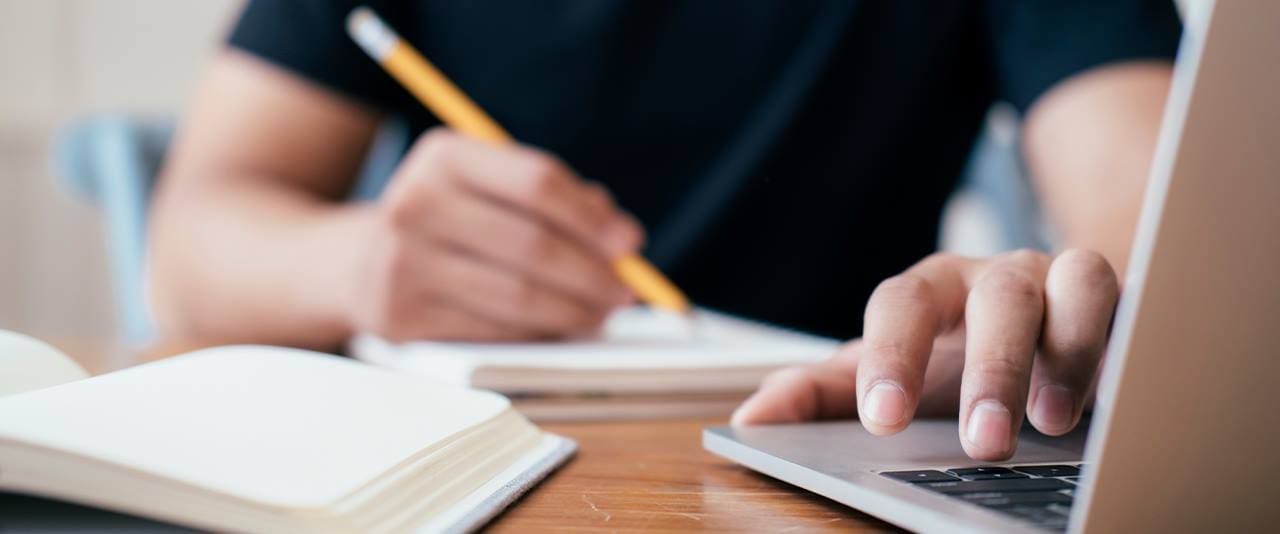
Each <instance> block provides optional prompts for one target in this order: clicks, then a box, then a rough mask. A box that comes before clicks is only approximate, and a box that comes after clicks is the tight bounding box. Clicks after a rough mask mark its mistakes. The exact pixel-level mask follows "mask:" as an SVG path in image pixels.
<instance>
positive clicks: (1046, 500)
mask: <svg viewBox="0 0 1280 534" xmlns="http://www.w3.org/2000/svg"><path fill="white" fill-rule="evenodd" d="M955 497H958V498H960V499H962V500H964V501H966V502H970V503H973V504H976V505H979V506H986V507H988V508H1004V507H1008V506H1024V505H1046V504H1062V505H1066V506H1071V500H1072V499H1071V497H1070V496H1068V495H1066V494H1063V493H1059V492H1056V491H1011V492H999V491H989V492H985V493H962V494H959V495H955Z"/></svg>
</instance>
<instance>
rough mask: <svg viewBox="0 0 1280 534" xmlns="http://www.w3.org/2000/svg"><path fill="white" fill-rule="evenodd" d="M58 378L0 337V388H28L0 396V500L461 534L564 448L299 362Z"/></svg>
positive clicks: (380, 380) (482, 404) (404, 390)
mask: <svg viewBox="0 0 1280 534" xmlns="http://www.w3.org/2000/svg"><path fill="white" fill-rule="evenodd" d="M41 352H44V353H43V354H41ZM54 360H59V363H56V364H50V363H49V362H52V361H54ZM40 362H44V363H43V364H42V363H40ZM67 363H68V362H67V361H66V359H65V357H62V356H61V355H59V354H56V353H51V351H50V350H48V349H45V348H42V347H40V346H38V345H36V344H34V343H31V342H24V341H22V339H19V338H16V337H15V336H11V335H3V333H0V374H6V373H13V374H15V375H16V374H20V373H18V371H19V370H24V369H26V370H28V371H24V372H23V373H21V374H26V375H28V377H29V378H31V380H32V381H33V382H32V386H31V387H23V386H22V384H20V383H17V381H13V380H10V381H7V382H0V387H3V388H4V389H3V390H0V394H3V393H5V392H8V393H11V394H9V395H7V396H3V397H0V490H3V491H7V492H16V493H24V494H31V495H37V496H43V497H49V498H54V499H59V500H65V501H71V502H75V503H80V504H85V505H90V506H94V507H98V508H105V509H109V510H117V511H121V512H125V513H128V514H133V515H138V516H144V517H150V518H155V519H159V520H162V521H168V522H172V523H177V524H182V525H188V526H192V527H196V528H205V529H213V530H219V531H244V532H408V531H421V532H437V531H460V530H471V529H474V528H477V527H479V526H481V525H483V524H484V522H485V521H487V520H488V519H489V518H491V517H493V516H494V515H496V514H497V513H498V512H500V511H501V510H502V509H503V508H504V507H505V506H506V505H507V504H509V503H510V502H512V501H513V500H514V499H515V498H516V497H518V496H519V495H520V494H521V493H523V492H524V491H525V490H526V489H528V488H529V487H531V486H532V485H533V484H535V483H536V482H537V481H538V480H540V479H541V478H542V477H543V476H545V475H546V474H547V473H548V472H549V471H551V470H552V469H554V468H555V467H556V466H558V465H559V464H561V463H562V462H563V461H564V460H566V459H567V458H568V457H569V456H570V455H571V454H572V452H573V451H574V449H575V444H574V443H573V442H572V441H570V440H566V439H564V438H561V437H559V436H555V435H551V434H548V433H545V432H542V431H541V430H539V429H538V428H537V427H535V426H534V425H533V424H531V423H529V421H528V420H526V419H525V418H524V417H523V416H521V415H520V414H519V413H517V412H515V411H514V410H512V409H511V406H510V403H509V402H508V401H507V399H506V398H504V397H502V396H499V395H497V394H494V393H491V392H484V391H477V390H471V389H465V388H458V387H454V386H447V385H443V384H438V383H432V382H430V381H427V380H422V379H421V378H417V377H410V376H406V375H404V374H401V373H391V372H387V371H385V370H382V369H377V368H374V367H370V366H367V365H363V364H360V363H358V362H355V361H351V360H349V359H345V358H340V357H336V356H329V355H322V354H318V353H311V352H307V351H300V350H290V349H281V348H273V347H256V346H242V347H223V348H216V349H207V350H202V351H198V352H194V353H191V354H187V355H183V356H178V357H174V358H171V359H167V360H163V361H159V362H155V363H149V364H145V365H141V366H138V367H133V368H129V369H125V370H122V371H117V372H114V373H109V374H106V375H101V376H97V377H93V378H84V373H83V371H81V370H79V369H78V368H76V367H75V366H74V365H68V364H67ZM31 369H35V371H30V370H31ZM57 369H62V371H58V370H57ZM60 372H61V373H62V374H63V376H64V378H65V379H66V381H65V382H64V383H61V384H57V385H53V384H52V383H53V382H57V380H56V375H57V374H58V373H60ZM24 389H28V390H29V391H23V390H24ZM22 519H23V518H21V517H10V518H7V519H0V526H2V525H3V524H4V523H5V522H6V521H21V520H22ZM23 525H26V526H31V527H39V526H40V525H38V524H32V525H28V524H27V523H23ZM0 530H2V529H0Z"/></svg>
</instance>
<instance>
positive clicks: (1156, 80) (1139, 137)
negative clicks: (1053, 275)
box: [1024, 62, 1172, 273]
mask: <svg viewBox="0 0 1280 534" xmlns="http://www.w3.org/2000/svg"><path fill="white" fill-rule="evenodd" d="M1171 73H1172V70H1171V67H1170V66H1169V65H1168V64H1167V63H1156V62H1152V63H1130V64H1122V65H1116V66H1110V67H1104V68H1101V69H1097V70H1095V71H1090V72H1087V73H1084V74H1082V75H1080V76H1077V77H1075V78H1073V79H1070V80H1067V81H1066V82H1064V83H1063V84H1061V85H1060V86H1059V87H1056V88H1054V89H1053V90H1051V91H1050V92H1049V93H1048V94H1046V95H1045V96H1044V97H1042V98H1041V99H1040V101H1038V102H1037V103H1036V104H1035V105H1034V106H1033V107H1032V109H1031V110H1030V112H1029V113H1028V115H1027V120H1026V128H1025V131H1026V136H1025V140H1024V142H1025V145H1024V149H1025V151H1026V160H1027V164H1028V167H1029V170H1030V171H1031V174H1032V176H1033V179H1034V183H1035V186H1036V189H1037V190H1038V192H1039V197H1040V199H1041V200H1042V202H1043V204H1044V206H1045V208H1046V210H1047V212H1048V215H1049V216H1050V218H1051V219H1052V221H1053V222H1054V224H1055V225H1056V227H1057V229H1058V230H1059V232H1060V233H1061V237H1062V239H1063V245H1064V246H1066V247H1073V248H1085V249H1090V250H1094V251H1096V252H1099V253H1101V254H1102V255H1103V256H1105V257H1106V258H1107V260H1108V261H1109V262H1110V263H1111V265H1112V266H1113V267H1114V268H1115V270H1116V272H1117V273H1123V272H1124V269H1125V266H1126V264H1127V263H1128V260H1129V249H1130V246H1131V245H1132V242H1133V234H1134V229H1135V227H1136V225H1137V220H1138V215H1139V211H1140V210H1141V207H1142V199H1143V194H1144V192H1145V190H1146V183H1147V173H1148V169H1149V167H1150V164H1151V156H1152V154H1153V152H1154V151H1155V143H1156V136H1157V133H1158V131H1159V126H1160V119H1161V115H1162V112H1163V109H1164V100H1165V96H1166V94H1167V92H1168V88H1169V81H1170V76H1171Z"/></svg>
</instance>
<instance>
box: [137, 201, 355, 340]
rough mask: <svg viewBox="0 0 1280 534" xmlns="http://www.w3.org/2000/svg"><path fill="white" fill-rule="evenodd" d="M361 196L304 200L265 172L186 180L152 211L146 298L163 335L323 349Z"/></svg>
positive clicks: (348, 269)
mask: <svg viewBox="0 0 1280 534" xmlns="http://www.w3.org/2000/svg"><path fill="white" fill-rule="evenodd" d="M371 215H372V210H371V209H370V208H369V206H367V205H357V204H349V205H343V204H337V203H333V202H328V201H322V200H318V199H313V198H310V197H308V196H307V195H305V194H299V192H298V191H296V190H290V189H288V188H287V186H282V185H279V184H277V183H275V182H274V181H272V180H264V179H251V178H239V179H234V180H202V181H199V182H197V181H191V180H187V181H184V182H182V183H180V185H177V186H176V187H169V188H167V189H165V188H162V190H161V192H160V193H159V194H158V196H157V199H156V204H155V207H154V210H153V224H152V228H153V230H152V235H151V258H150V262H151V265H150V267H151V271H150V277H151V286H150V290H151V302H152V305H153V308H154V309H155V311H156V314H155V316H156V317H157V320H158V321H159V325H158V326H159V328H160V330H161V332H162V334H163V335H170V336H180V337H185V338H197V339H210V340H214V341H219V342H253V343H273V344H283V345H294V346H305V347H311V348H321V349H332V348H334V347H336V346H337V345H338V344H340V343H341V342H342V341H343V340H344V339H346V337H348V336H349V335H350V334H351V328H352V327H351V325H350V322H349V321H348V320H347V318H346V314H345V311H346V309H347V307H348V305H349V298H350V292H351V291H352V290H351V289H349V288H350V287H351V286H352V284H353V283H354V280H355V279H356V274H355V270H356V268H357V262H356V258H355V256H356V254H355V252H354V251H356V250H359V245H360V244H361V242H362V240H363V239H364V237H365V236H366V235H367V234H368V231H367V229H368V226H369V224H370V221H371Z"/></svg>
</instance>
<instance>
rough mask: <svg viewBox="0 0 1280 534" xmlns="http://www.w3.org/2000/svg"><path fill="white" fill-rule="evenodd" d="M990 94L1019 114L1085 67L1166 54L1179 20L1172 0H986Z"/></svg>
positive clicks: (1170, 51) (1175, 39) (1178, 29)
mask: <svg viewBox="0 0 1280 534" xmlns="http://www.w3.org/2000/svg"><path fill="white" fill-rule="evenodd" d="M986 7H987V9H986V13H985V18H986V31H987V32H988V42H989V43H990V50H991V53H992V54H993V56H994V57H993V58H992V62H993V66H994V76H995V86H996V91H997V94H996V97H997V98H999V99H1001V100H1005V101H1008V102H1010V103H1012V104H1013V105H1014V106H1015V107H1017V108H1018V109H1019V110H1020V111H1023V112H1025V111H1026V110H1027V109H1028V108H1029V107H1031V105H1032V104H1033V103H1034V102H1035V100H1036V98H1038V97H1039V96H1040V95H1041V94H1043V93H1044V92H1045V91H1047V90H1049V89H1050V88H1051V87H1053V86H1054V85H1055V84H1057V83H1058V82H1060V81H1062V80H1064V79H1066V78H1068V77H1070V76H1072V75H1074V74H1077V73H1079V72H1083V71H1085V70H1088V69H1090V68H1092V67H1096V66H1099V65H1104V64H1107V63H1113V62H1121V61H1132V60H1152V59H1156V60H1170V59H1172V58H1173V57H1174V54H1175V53H1176V52H1177V49H1178V42H1179V39H1180V38H1181V33H1182V25H1181V22H1180V20H1179V18H1178V13H1177V10H1176V9H1175V6H1174V5H1173V0H988V2H987V6H986Z"/></svg>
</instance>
